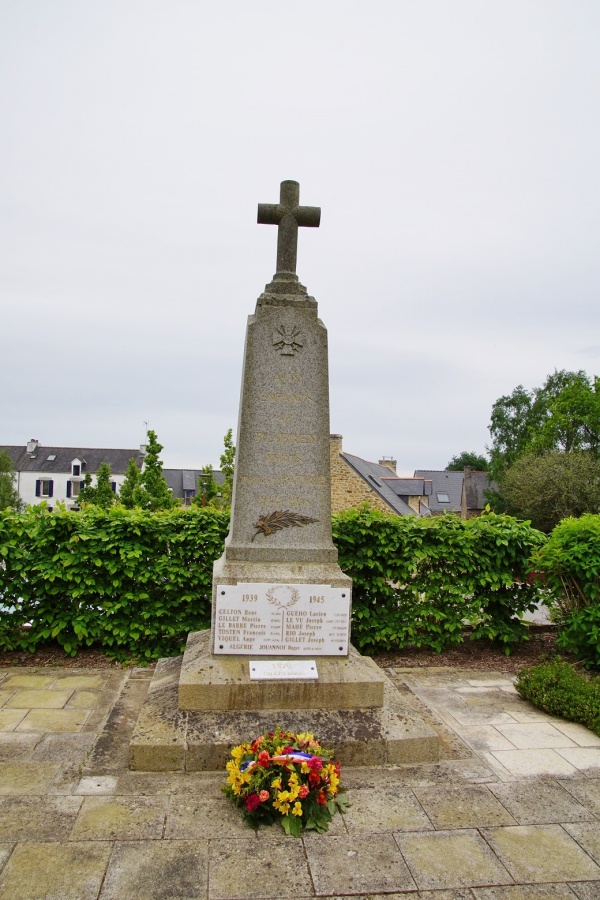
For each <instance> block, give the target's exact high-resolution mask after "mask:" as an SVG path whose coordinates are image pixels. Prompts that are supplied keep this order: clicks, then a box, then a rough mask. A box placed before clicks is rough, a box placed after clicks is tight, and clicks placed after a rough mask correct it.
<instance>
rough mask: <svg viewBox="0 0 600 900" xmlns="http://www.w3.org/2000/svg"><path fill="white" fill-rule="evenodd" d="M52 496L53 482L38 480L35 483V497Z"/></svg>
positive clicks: (45, 479) (47, 479) (43, 479)
mask: <svg viewBox="0 0 600 900" xmlns="http://www.w3.org/2000/svg"><path fill="white" fill-rule="evenodd" d="M53 495H54V482H53V481H52V479H51V478H39V479H38V480H37V481H36V483H35V496H36V497H52V496H53Z"/></svg>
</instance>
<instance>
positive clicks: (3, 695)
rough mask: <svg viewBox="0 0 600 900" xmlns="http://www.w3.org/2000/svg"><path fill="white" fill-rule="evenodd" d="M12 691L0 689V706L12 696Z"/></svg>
mask: <svg viewBox="0 0 600 900" xmlns="http://www.w3.org/2000/svg"><path fill="white" fill-rule="evenodd" d="M13 694H14V691H0V706H4V704H5V703H6V701H7V700H10V698H11V697H12V696H13Z"/></svg>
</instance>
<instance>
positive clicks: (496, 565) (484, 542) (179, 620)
mask: <svg viewBox="0 0 600 900" xmlns="http://www.w3.org/2000/svg"><path fill="white" fill-rule="evenodd" d="M228 525H229V517H228V513H226V512H223V511H220V510H215V509H209V508H193V509H188V510H176V511H168V512H155V513H151V512H148V511H144V510H139V509H134V510H126V509H123V508H122V507H115V508H113V509H110V510H101V509H98V508H94V507H90V508H88V509H86V510H84V511H82V512H79V513H72V512H67V511H66V510H64V509H56V510H54V511H53V512H52V513H48V512H47V511H45V510H44V509H43V508H40V507H33V508H30V509H28V510H27V511H26V512H25V513H21V514H19V513H15V512H12V511H10V510H6V511H4V512H1V513H0V559H1V560H2V562H0V647H3V648H5V649H24V650H30V651H33V650H35V648H36V647H37V646H38V645H39V644H40V643H42V642H45V641H49V640H55V641H57V642H58V644H59V645H60V646H61V647H63V648H64V650H65V651H66V652H67V653H70V654H72V655H75V654H76V653H77V650H78V648H80V647H85V646H91V645H95V646H97V647H100V648H102V649H103V650H104V651H105V652H107V653H109V654H111V655H112V656H114V657H116V658H118V659H125V658H131V657H134V658H136V659H138V660H143V659H154V658H157V657H160V656H169V655H175V654H177V653H179V652H181V651H182V649H183V647H184V644H185V640H186V636H187V634H188V632H190V631H195V630H198V629H201V628H206V627H208V626H209V624H210V598H211V580H212V565H213V562H214V560H215V559H216V558H218V557H219V556H220V555H221V553H222V551H223V542H224V539H225V536H226V534H227V531H228ZM333 534H334V541H335V543H336V545H337V547H338V549H339V559H340V565H341V567H342V569H343V570H344V571H345V572H347V574H348V575H350V576H351V578H352V579H353V582H354V588H353V623H352V639H353V642H354V643H355V644H356V645H357V646H358V647H359V648H360V649H361V650H362V651H364V652H367V653H373V652H375V651H376V650H389V649H395V648H398V647H405V646H409V645H411V646H416V647H431V648H433V649H435V650H437V651H441V650H443V648H444V647H445V646H446V645H447V644H453V643H460V642H461V641H462V640H463V639H464V631H465V628H466V627H470V628H471V629H472V637H473V638H489V639H491V640H494V641H499V642H501V643H502V644H503V645H504V647H505V649H506V652H507V653H508V652H510V647H511V645H512V644H513V643H514V642H515V641H518V640H521V639H523V638H525V637H526V635H527V627H526V626H525V625H524V624H523V623H522V621H521V620H520V618H519V616H520V615H521V613H522V612H523V611H524V610H527V609H532V608H533V606H534V604H535V603H536V602H537V601H538V600H539V599H540V597H541V596H542V595H541V593H540V590H541V589H540V588H539V587H538V586H537V585H536V584H531V583H529V582H528V580H527V572H528V566H527V561H528V559H529V556H530V555H531V552H532V550H533V549H534V548H535V547H538V546H540V545H541V543H542V542H543V541H544V540H545V537H544V535H542V534H541V533H540V532H537V531H535V530H534V529H532V528H530V527H529V526H528V525H527V524H524V523H521V522H517V521H516V520H515V519H512V518H510V517H509V516H495V515H493V514H490V515H486V516H482V517H481V518H478V519H473V520H471V521H468V522H464V521H462V520H461V519H459V518H457V517H456V516H443V517H439V518H433V519H417V518H416V517H412V516H411V517H399V516H392V515H389V516H387V515H384V514H382V513H379V512H377V511H375V510H373V509H370V508H368V507H365V508H361V509H359V510H350V511H349V512H345V513H341V514H339V515H336V516H334V519H333ZM2 607H4V609H2ZM27 624H29V627H23V626H25V625H27Z"/></svg>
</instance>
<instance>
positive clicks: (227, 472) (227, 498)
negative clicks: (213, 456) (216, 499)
mask: <svg viewBox="0 0 600 900" xmlns="http://www.w3.org/2000/svg"><path fill="white" fill-rule="evenodd" d="M219 462H220V463H221V473H222V474H223V475H224V476H225V481H224V482H223V484H222V486H221V496H222V498H223V505H224V506H229V505H230V504H231V494H232V492H233V473H234V470H235V447H234V446H233V437H232V430H231V428H230V429H229V431H228V432H227V434H226V435H225V437H224V438H223V453H222V454H221V457H220V459H219Z"/></svg>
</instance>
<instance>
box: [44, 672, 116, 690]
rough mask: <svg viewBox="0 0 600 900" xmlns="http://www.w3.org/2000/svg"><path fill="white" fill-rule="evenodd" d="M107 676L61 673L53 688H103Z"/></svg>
mask: <svg viewBox="0 0 600 900" xmlns="http://www.w3.org/2000/svg"><path fill="white" fill-rule="evenodd" d="M107 680H108V679H107V678H105V677H102V676H101V675H60V676H59V677H58V678H57V679H56V682H55V683H54V685H53V687H52V689H53V690H77V691H78V690H81V689H83V688H89V689H92V688H97V689H98V688H101V687H103V686H104V685H105V684H106V682H107Z"/></svg>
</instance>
